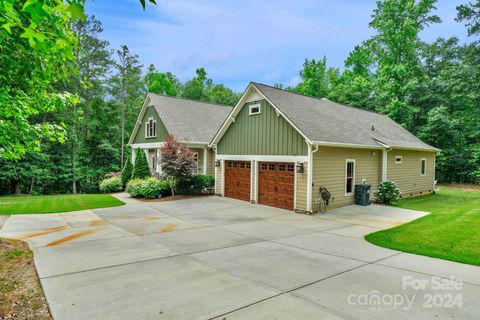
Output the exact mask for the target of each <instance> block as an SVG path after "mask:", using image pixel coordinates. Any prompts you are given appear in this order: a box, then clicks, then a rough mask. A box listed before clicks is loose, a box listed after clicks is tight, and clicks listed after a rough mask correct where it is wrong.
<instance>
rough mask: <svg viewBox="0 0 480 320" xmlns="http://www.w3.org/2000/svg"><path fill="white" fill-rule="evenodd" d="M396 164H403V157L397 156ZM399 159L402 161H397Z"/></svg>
mask: <svg viewBox="0 0 480 320" xmlns="http://www.w3.org/2000/svg"><path fill="white" fill-rule="evenodd" d="M394 159H395V164H403V156H395V158H394ZM397 159H400V161H397Z"/></svg>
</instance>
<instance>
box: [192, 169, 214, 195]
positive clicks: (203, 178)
mask: <svg viewBox="0 0 480 320" xmlns="http://www.w3.org/2000/svg"><path fill="white" fill-rule="evenodd" d="M192 180H193V183H192V188H193V190H194V191H202V190H204V189H209V188H212V187H213V186H214V185H215V178H214V177H212V176H207V175H205V174H202V173H199V174H197V175H195V176H193V178H192Z"/></svg>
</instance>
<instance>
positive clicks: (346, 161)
mask: <svg viewBox="0 0 480 320" xmlns="http://www.w3.org/2000/svg"><path fill="white" fill-rule="evenodd" d="M350 162H353V177H352V192H348V193H347V168H348V163H350ZM356 171H357V164H356V161H355V159H345V180H344V181H343V184H344V188H345V197H349V196H351V195H353V194H355V175H356V174H357V172H356Z"/></svg>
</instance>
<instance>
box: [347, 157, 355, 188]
mask: <svg viewBox="0 0 480 320" xmlns="http://www.w3.org/2000/svg"><path fill="white" fill-rule="evenodd" d="M354 187H355V160H347V161H346V164H345V195H346V196H349V195H351V194H353V189H354Z"/></svg>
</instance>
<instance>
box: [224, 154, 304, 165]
mask: <svg viewBox="0 0 480 320" xmlns="http://www.w3.org/2000/svg"><path fill="white" fill-rule="evenodd" d="M215 160H238V161H252V160H255V161H261V162H302V163H303V162H307V161H308V156H271V155H241V154H239V155H235V154H217V155H216V156H215Z"/></svg>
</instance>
